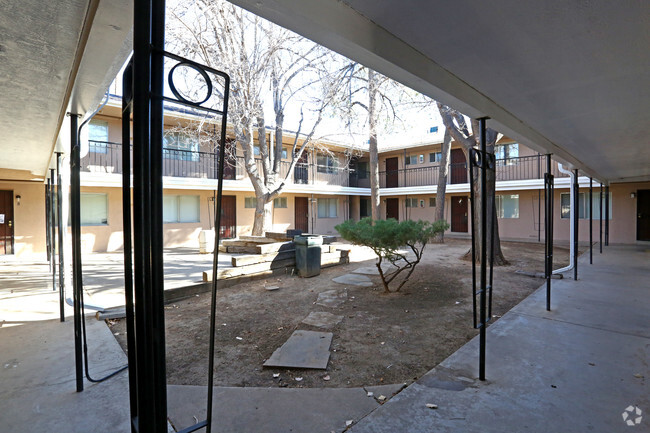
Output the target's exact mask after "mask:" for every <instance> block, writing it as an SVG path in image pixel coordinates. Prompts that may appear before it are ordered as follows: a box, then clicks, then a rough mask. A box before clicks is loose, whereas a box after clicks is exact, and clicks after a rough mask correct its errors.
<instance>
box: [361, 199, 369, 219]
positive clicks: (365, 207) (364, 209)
mask: <svg viewBox="0 0 650 433" xmlns="http://www.w3.org/2000/svg"><path fill="white" fill-rule="evenodd" d="M359 207H360V208H361V209H360V210H359V217H361V218H366V217H369V216H371V215H372V209H371V207H370V199H369V198H367V197H361V198H360V199H359Z"/></svg>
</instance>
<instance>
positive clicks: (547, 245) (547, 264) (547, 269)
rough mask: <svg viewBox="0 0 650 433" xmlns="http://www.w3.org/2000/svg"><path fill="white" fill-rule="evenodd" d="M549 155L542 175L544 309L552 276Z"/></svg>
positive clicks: (547, 303)
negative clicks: (544, 172)
mask: <svg viewBox="0 0 650 433" xmlns="http://www.w3.org/2000/svg"><path fill="white" fill-rule="evenodd" d="M551 169H552V167H551V155H550V154H548V155H546V174H545V175H544V250H545V259H544V276H545V278H546V311H551V281H552V276H553V200H554V193H553V173H552V171H551Z"/></svg>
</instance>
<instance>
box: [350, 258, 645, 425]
mask: <svg viewBox="0 0 650 433" xmlns="http://www.w3.org/2000/svg"><path fill="white" fill-rule="evenodd" d="M648 258H649V256H648V255H647V253H644V252H643V251H640V250H639V249H638V248H635V247H609V248H607V249H606V254H604V255H603V256H600V255H594V265H593V266H590V265H588V257H582V258H581V259H580V265H579V280H578V281H572V280H568V279H565V280H562V281H561V282H560V281H554V282H553V297H552V299H553V303H552V306H553V311H551V312H546V311H545V302H544V296H545V287H541V288H540V289H539V290H538V291H537V292H535V293H534V294H533V295H531V296H530V297H528V298H527V299H526V300H524V301H523V302H522V303H521V304H520V305H519V306H517V307H516V308H515V309H513V310H511V311H510V312H509V313H507V314H506V315H504V316H503V317H502V318H501V319H499V320H498V321H497V322H495V323H494V324H492V325H491V326H490V327H489V328H488V332H487V365H486V373H487V379H488V380H487V381H485V382H481V381H479V380H477V379H476V378H477V376H478V344H479V341H478V338H475V339H473V340H472V341H470V342H469V343H468V344H466V345H465V346H463V347H462V348H461V349H460V350H458V351H457V352H456V353H454V354H453V355H452V356H450V357H449V358H447V359H446V360H445V361H443V362H442V363H441V364H440V365H439V366H438V367H436V368H435V369H433V370H432V371H430V372H429V373H427V374H426V375H425V376H423V377H422V378H421V379H420V380H418V381H417V382H416V383H414V384H412V385H411V386H409V387H408V388H407V389H405V390H404V391H402V392H401V393H399V394H398V395H397V396H395V397H394V398H393V399H392V400H390V401H389V402H388V403H387V404H385V405H383V406H381V407H380V408H378V409H377V410H376V411H374V412H373V413H372V414H370V415H369V416H367V417H366V418H364V419H363V420H362V421H361V422H360V423H359V424H358V425H356V426H355V427H354V428H352V429H351V431H352V432H355V433H359V432H373V433H375V432H377V433H381V432H394V431H409V432H410V431H436V432H457V431H463V432H495V433H496V432H503V431H526V432H540V433H542V432H549V431H585V432H586V431H595V432H626V431H630V430H629V429H630V427H629V426H628V425H627V424H626V423H625V422H624V420H623V418H622V413H623V411H624V410H625V409H626V408H627V407H629V406H630V405H633V406H637V407H639V408H641V409H642V410H643V412H644V414H645V413H647V411H650V394H649V393H648V391H647V389H646V388H647V385H646V384H645V380H646V379H645V378H647V377H650V367H649V365H648V359H649V357H650V355H649V352H648V350H649V349H648V348H650V336H648V334H647V331H648V324H649V323H650V310H649V309H648V308H647V305H650V287H649V286H648V284H647V281H648V280H649V279H650V268H649V267H648V266H647V263H648ZM495 286H496V284H495ZM427 404H435V405H437V406H438V408H437V409H435V410H432V409H430V408H428V407H427V406H426V405H427ZM643 418H644V419H643V421H642V423H641V424H640V425H637V426H636V428H637V430H638V431H650V419H646V417H643Z"/></svg>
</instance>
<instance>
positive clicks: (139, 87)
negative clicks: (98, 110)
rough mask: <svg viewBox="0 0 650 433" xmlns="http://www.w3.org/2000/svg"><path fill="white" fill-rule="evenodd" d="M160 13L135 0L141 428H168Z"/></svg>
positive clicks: (148, 0) (136, 420) (145, 432)
mask: <svg viewBox="0 0 650 433" xmlns="http://www.w3.org/2000/svg"><path fill="white" fill-rule="evenodd" d="M164 13H165V2H164V1H156V0H135V2H134V18H133V20H134V21H133V22H134V25H133V83H134V88H133V106H132V107H133V140H134V142H133V216H134V218H133V225H134V237H133V246H134V295H135V296H134V297H135V332H136V340H135V341H136V376H137V391H136V392H137V396H136V400H137V406H138V411H137V416H135V417H134V416H133V414H132V417H131V420H132V424H133V425H135V426H136V429H137V431H138V432H139V433H158V432H164V431H166V430H167V396H166V392H167V384H166V371H165V327H164V308H163V278H164V275H163V257H162V239H163V231H162V127H163V119H162V109H163V108H162V99H161V97H160V95H162V94H163V61H162V53H161V51H160V50H162V49H163V48H164V24H165V19H164ZM152 95H156V96H152Z"/></svg>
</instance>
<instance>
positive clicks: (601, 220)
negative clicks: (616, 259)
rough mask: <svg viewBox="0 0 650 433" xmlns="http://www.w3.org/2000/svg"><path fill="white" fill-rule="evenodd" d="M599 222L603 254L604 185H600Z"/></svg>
mask: <svg viewBox="0 0 650 433" xmlns="http://www.w3.org/2000/svg"><path fill="white" fill-rule="evenodd" d="M598 221H599V223H600V242H599V243H600V254H602V253H603V184H602V183H601V184H600V211H599V212H598Z"/></svg>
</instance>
